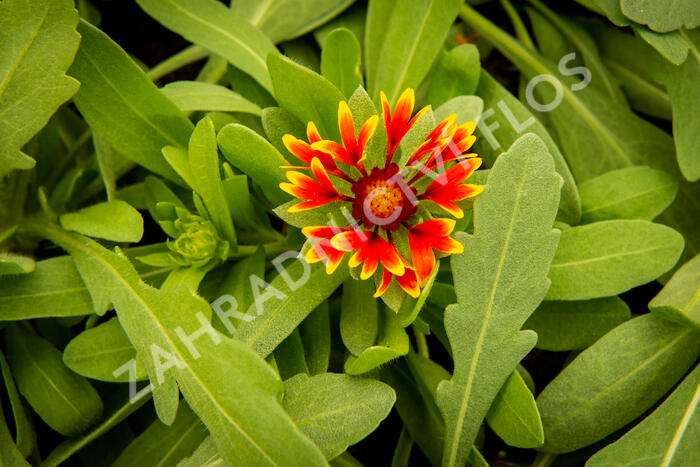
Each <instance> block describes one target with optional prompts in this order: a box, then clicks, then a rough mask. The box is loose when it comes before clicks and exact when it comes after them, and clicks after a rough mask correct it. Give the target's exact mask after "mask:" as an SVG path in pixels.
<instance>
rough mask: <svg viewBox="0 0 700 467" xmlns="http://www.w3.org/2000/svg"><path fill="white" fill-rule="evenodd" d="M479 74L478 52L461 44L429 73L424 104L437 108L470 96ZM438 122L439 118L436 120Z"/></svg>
mask: <svg viewBox="0 0 700 467" xmlns="http://www.w3.org/2000/svg"><path fill="white" fill-rule="evenodd" d="M480 74H481V63H480V61H479V50H478V49H477V48H476V46H475V45H473V44H462V45H459V46H457V47H455V48H454V49H452V50H450V51H449V52H447V53H446V54H444V55H443V56H442V57H440V60H439V61H438V63H437V65H436V66H435V69H434V70H433V72H432V73H431V76H432V77H431V79H430V85H429V86H428V93H427V94H426V96H425V102H426V103H428V104H430V105H432V106H433V107H435V108H437V107H440V106H441V105H442V104H444V103H445V102H447V101H449V100H450V99H452V98H454V97H457V96H471V95H472V94H474V92H475V91H476V87H477V85H478V84H479V75H480ZM438 120H439V118H438Z"/></svg>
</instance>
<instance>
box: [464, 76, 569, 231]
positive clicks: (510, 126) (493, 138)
mask: <svg viewBox="0 0 700 467" xmlns="http://www.w3.org/2000/svg"><path fill="white" fill-rule="evenodd" d="M476 94H477V95H478V96H479V97H481V98H482V99H483V100H484V107H485V108H486V110H485V111H484V112H483V113H482V114H481V120H480V125H479V127H478V128H479V132H480V136H481V137H480V138H477V140H476V144H475V146H474V147H475V152H476V153H477V154H479V156H480V157H482V158H484V162H485V163H486V164H488V166H489V167H490V166H491V165H493V163H494V162H495V161H496V158H497V157H498V156H499V155H500V154H501V152H502V150H503V148H504V147H508V146H510V145H511V144H513V142H514V141H515V140H516V139H518V137H520V135H521V134H522V133H523V132H524V131H528V132H532V133H535V134H536V135H537V136H539V137H540V138H541V139H542V141H544V143H545V144H546V145H547V150H548V151H549V153H550V154H551V155H552V158H553V159H554V166H555V167H556V169H557V172H558V173H559V175H560V176H561V177H562V179H564V185H563V186H562V190H561V202H560V203H559V213H558V214H557V219H559V220H561V221H563V222H566V223H568V224H576V223H578V221H579V219H580V218H581V200H580V199H579V193H578V190H577V188H576V182H575V180H574V177H573V176H572V175H571V171H570V170H569V166H568V164H567V162H566V160H565V159H564V156H563V155H562V153H561V152H560V151H559V148H558V147H557V145H556V143H555V142H554V140H552V137H551V136H550V135H549V133H548V132H547V130H546V129H545V127H544V126H543V125H542V124H541V123H540V122H539V121H538V120H537V119H536V118H535V117H534V115H532V114H531V113H530V111H529V110H528V109H527V108H526V107H525V106H524V105H523V104H522V103H521V102H520V101H519V100H518V99H517V98H516V97H515V96H513V95H512V94H511V93H510V92H508V90H507V89H506V88H504V87H503V86H502V85H501V84H499V83H498V81H496V80H495V79H494V78H493V77H492V76H491V75H490V74H488V73H487V72H486V71H482V72H481V75H480V78H479V87H478V88H477V90H476Z"/></svg>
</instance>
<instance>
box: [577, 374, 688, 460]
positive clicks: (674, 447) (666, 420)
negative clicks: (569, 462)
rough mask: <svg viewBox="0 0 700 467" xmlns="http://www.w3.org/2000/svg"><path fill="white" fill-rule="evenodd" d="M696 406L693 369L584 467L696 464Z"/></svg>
mask: <svg viewBox="0 0 700 467" xmlns="http://www.w3.org/2000/svg"><path fill="white" fill-rule="evenodd" d="M699 403H700V366H697V367H696V368H695V369H694V370H693V372H692V373H690V374H689V375H688V376H687V377H686V378H685V379H684V380H683V382H682V383H681V384H680V385H679V386H678V388H677V389H676V390H675V391H673V393H672V394H671V395H670V396H669V398H668V399H666V401H665V402H664V403H663V404H661V406H660V407H659V408H657V409H656V410H655V411H654V412H653V413H652V414H651V415H649V416H648V417H647V418H645V419H644V420H643V421H642V422H641V423H639V424H638V425H637V426H635V427H634V428H633V429H632V430H630V431H628V432H627V433H625V435H624V436H623V437H622V438H620V439H619V440H617V441H616V442H614V443H613V444H611V445H609V446H607V447H605V448H604V449H602V450H600V451H598V452H597V453H596V454H595V455H594V456H593V457H591V458H590V459H589V460H588V461H587V462H586V467H601V466H609V467H612V466H623V465H632V464H634V465H637V466H640V467H642V466H644V467H647V466H648V467H652V466H658V465H660V466H664V467H668V466H671V465H674V466H683V465H696V464H698V463H700V451H699V450H698V449H697V440H698V439H699V438H700V431H699V430H700V423H698V421H697V416H698V414H700V410H699V409H698V404H699Z"/></svg>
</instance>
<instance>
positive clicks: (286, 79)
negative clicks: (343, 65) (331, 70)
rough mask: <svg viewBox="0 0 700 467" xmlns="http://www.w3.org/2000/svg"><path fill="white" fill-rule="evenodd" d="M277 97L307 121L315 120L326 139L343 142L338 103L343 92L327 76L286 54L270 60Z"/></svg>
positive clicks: (285, 106)
mask: <svg viewBox="0 0 700 467" xmlns="http://www.w3.org/2000/svg"><path fill="white" fill-rule="evenodd" d="M267 65H268V67H269V69H270V78H271V79H272V84H273V86H274V89H275V98H276V99H277V102H279V103H280V106H281V107H283V108H285V109H287V110H288V111H290V112H291V113H292V114H294V116H296V117H297V118H298V119H299V120H300V121H301V122H302V123H303V124H307V123H308V122H314V124H315V125H316V128H318V131H319V133H320V134H321V137H322V138H327V139H333V140H337V141H339V137H340V132H339V130H338V103H339V102H340V101H341V100H343V99H344V96H343V93H341V92H340V91H339V90H338V88H336V87H335V86H334V85H333V84H332V83H331V82H330V81H328V80H327V79H326V78H324V77H322V76H320V75H318V74H317V73H314V72H313V71H311V70H309V69H308V68H306V67H304V66H302V65H299V64H297V63H294V62H293V61H292V60H290V59H288V58H286V57H283V56H282V55H270V56H269V57H268V60H267Z"/></svg>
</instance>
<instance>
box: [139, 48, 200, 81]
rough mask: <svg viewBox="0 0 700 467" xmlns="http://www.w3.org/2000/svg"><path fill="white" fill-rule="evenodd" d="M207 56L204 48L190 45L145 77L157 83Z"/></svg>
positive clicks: (148, 72) (151, 70)
mask: <svg viewBox="0 0 700 467" xmlns="http://www.w3.org/2000/svg"><path fill="white" fill-rule="evenodd" d="M208 55H209V51H208V50H206V49H205V48H203V47H200V46H198V45H191V46H189V47H187V48H186V49H183V50H181V51H180V52H178V53H176V54H175V55H173V56H171V57H169V58H167V59H165V60H163V61H162V62H160V63H159V64H158V65H156V66H154V67H153V68H151V69H150V70H148V71H147V72H146V76H148V77H149V78H150V79H151V81H157V80H159V79H161V78H162V77H163V76H165V75H168V74H170V73H172V72H173V71H175V70H177V69H180V68H182V67H183V66H186V65H189V64H190V63H194V62H196V61H198V60H201V59H203V58H206V57H207V56H208Z"/></svg>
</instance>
